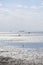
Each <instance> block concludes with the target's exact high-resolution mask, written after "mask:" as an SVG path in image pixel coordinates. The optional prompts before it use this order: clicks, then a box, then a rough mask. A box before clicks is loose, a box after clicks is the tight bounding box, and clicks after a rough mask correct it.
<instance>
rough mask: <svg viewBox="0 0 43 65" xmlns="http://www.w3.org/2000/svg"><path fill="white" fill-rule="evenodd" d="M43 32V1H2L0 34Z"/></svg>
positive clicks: (0, 1)
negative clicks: (21, 31)
mask: <svg viewBox="0 0 43 65" xmlns="http://www.w3.org/2000/svg"><path fill="white" fill-rule="evenodd" d="M20 30H24V31H43V0H0V32H9V31H12V32H16V31H20Z"/></svg>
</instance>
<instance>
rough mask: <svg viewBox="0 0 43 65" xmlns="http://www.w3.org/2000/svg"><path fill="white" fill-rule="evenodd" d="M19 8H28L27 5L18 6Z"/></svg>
mask: <svg viewBox="0 0 43 65" xmlns="http://www.w3.org/2000/svg"><path fill="white" fill-rule="evenodd" d="M17 7H18V8H25V9H26V8H28V6H27V5H17Z"/></svg>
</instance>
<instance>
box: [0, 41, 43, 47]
mask: <svg viewBox="0 0 43 65" xmlns="http://www.w3.org/2000/svg"><path fill="white" fill-rule="evenodd" d="M0 46H13V47H16V48H43V42H0Z"/></svg>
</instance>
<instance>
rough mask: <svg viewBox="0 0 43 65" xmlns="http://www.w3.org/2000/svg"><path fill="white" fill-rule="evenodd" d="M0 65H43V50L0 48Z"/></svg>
mask: <svg viewBox="0 0 43 65" xmlns="http://www.w3.org/2000/svg"><path fill="white" fill-rule="evenodd" d="M0 65H43V49H42V48H41V49H34V48H31V49H30V48H27V49H26V48H14V47H11V46H0Z"/></svg>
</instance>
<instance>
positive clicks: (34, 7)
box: [30, 6, 38, 9]
mask: <svg viewBox="0 0 43 65" xmlns="http://www.w3.org/2000/svg"><path fill="white" fill-rule="evenodd" d="M30 8H31V9H38V8H37V7H36V6H31V7H30Z"/></svg>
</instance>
